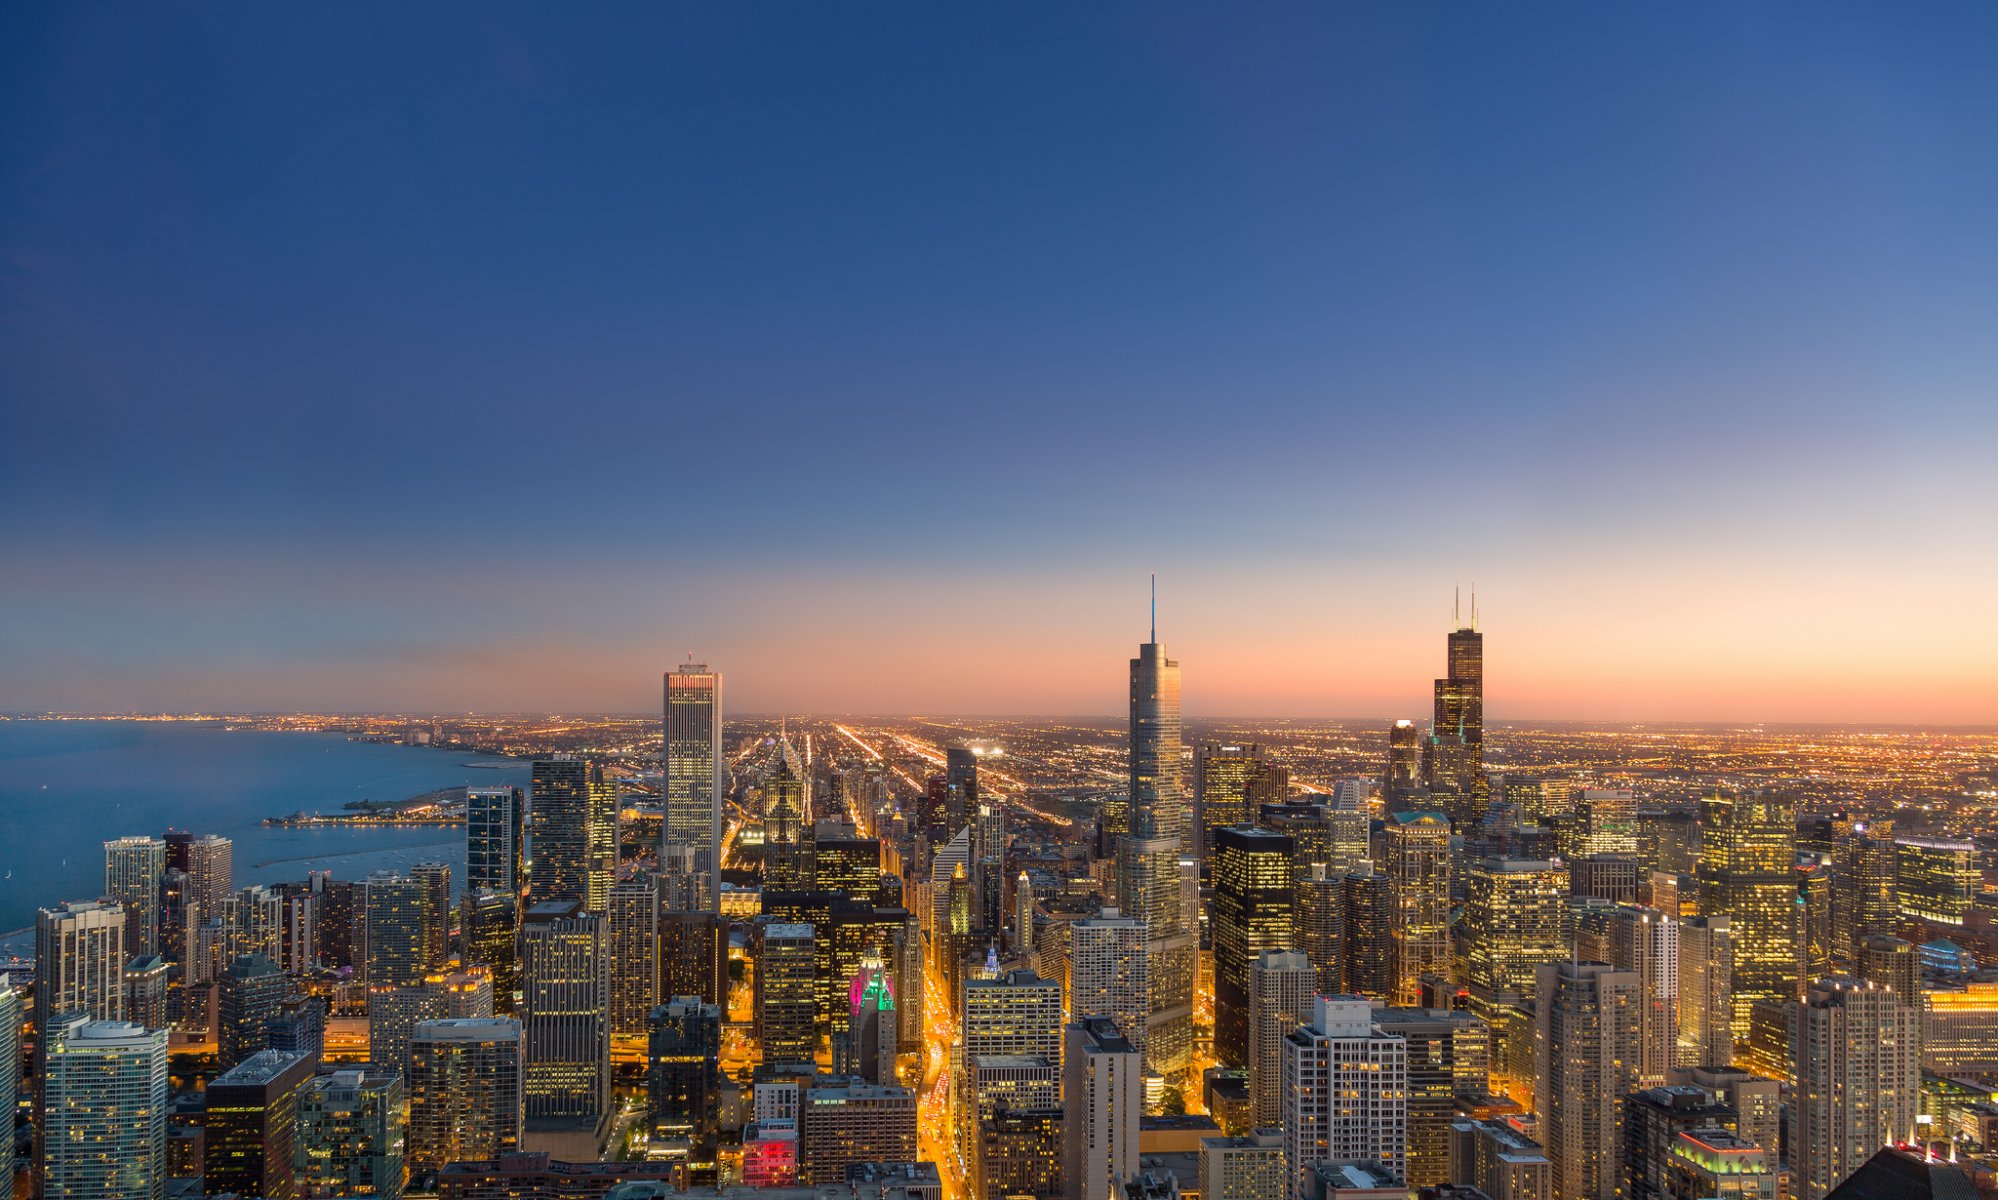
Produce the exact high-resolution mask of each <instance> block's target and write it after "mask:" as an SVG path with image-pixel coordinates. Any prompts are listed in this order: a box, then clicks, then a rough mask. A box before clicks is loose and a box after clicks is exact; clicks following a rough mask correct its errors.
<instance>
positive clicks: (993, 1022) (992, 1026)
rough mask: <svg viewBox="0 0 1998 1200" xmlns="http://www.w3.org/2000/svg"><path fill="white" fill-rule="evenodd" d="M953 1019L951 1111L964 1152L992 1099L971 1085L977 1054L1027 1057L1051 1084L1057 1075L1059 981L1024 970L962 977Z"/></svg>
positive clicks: (1059, 1022)
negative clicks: (956, 1025) (956, 1016)
mask: <svg viewBox="0 0 1998 1200" xmlns="http://www.w3.org/2000/svg"><path fill="white" fill-rule="evenodd" d="M959 1023H960V1033H959V1037H958V1040H957V1044H956V1045H954V1046H952V1047H951V1082H952V1089H951V1091H952V1095H951V1115H952V1122H953V1124H954V1125H955V1126H956V1130H957V1136H958V1139H959V1145H960V1147H961V1148H962V1149H963V1150H964V1151H965V1153H966V1157H967V1158H968V1157H970V1151H971V1148H972V1144H973V1141H974V1139H975V1137H976V1135H977V1131H978V1124H977V1123H978V1120H979V1118H981V1117H984V1116H989V1115H990V1113H991V1108H992V1100H993V1096H992V1095H989V1094H982V1093H981V1092H980V1091H979V1090H978V1088H977V1086H976V1081H975V1074H974V1072H973V1070H972V1068H973V1066H974V1065H975V1063H976V1061H977V1060H979V1059H981V1058H987V1057H990V1058H995V1059H996V1058H1008V1059H1014V1058H1025V1059H1033V1060H1036V1062H1037V1063H1039V1064H1041V1065H1043V1066H1044V1068H1045V1077H1046V1079H1047V1080H1048V1082H1049V1083H1050V1084H1051V1085H1052V1084H1053V1083H1054V1081H1055V1080H1057V1079H1059V1078H1060V1071H1061V1054H1062V1023H1061V981H1060V980H1056V979H1042V978H1041V977H1040V976H1039V975H1037V974H1035V973H1034V972H1032V971H1029V970H1015V971H1007V972H1004V973H1002V974H1000V975H998V976H996V977H994V978H991V979H970V980H966V981H965V984H964V993H963V1003H962V1005H961V1006H960V1010H959ZM1050 1099H1051V1097H1050ZM1021 1107H1029V1106H1021Z"/></svg>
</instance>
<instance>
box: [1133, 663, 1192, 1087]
mask: <svg viewBox="0 0 1998 1200" xmlns="http://www.w3.org/2000/svg"><path fill="white" fill-rule="evenodd" d="M1179 757H1180V721H1179V664H1178V663H1177V662H1175V661H1173V660H1172V659H1169V658H1167V657H1166V656H1165V647H1164V646H1162V645H1160V644H1159V641H1158V633H1157V630H1156V629H1154V630H1153V633H1152V640H1151V641H1149V642H1146V643H1144V644H1143V645H1141V646H1139V647H1138V657H1136V658H1134V659H1132V660H1131V725H1130V764H1129V765H1130V770H1129V782H1130V797H1131V800H1130V805H1131V807H1130V814H1131V815H1130V820H1131V831H1130V833H1129V834H1127V835H1126V836H1125V837H1124V838H1122V839H1121V840H1120V841H1119V843H1118V847H1117V889H1118V890H1117V898H1118V903H1119V906H1120V907H1121V908H1122V909H1123V911H1124V912H1126V913H1128V914H1129V915H1131V916H1133V917H1135V918H1137V919H1138V920H1140V921H1143V922H1144V923H1145V927H1146V932H1147V934H1148V936H1149V938H1150V941H1149V943H1148V945H1147V948H1146V957H1147V958H1148V959H1149V960H1150V961H1149V963H1148V964H1147V967H1146V974H1147V983H1148V985H1149V987H1150V989H1151V1012H1150V1014H1149V1015H1148V1016H1147V1018H1146V1022H1145V1025H1146V1028H1145V1058H1146V1062H1147V1065H1148V1066H1149V1067H1150V1068H1151V1069H1152V1070H1154V1071H1156V1072H1158V1073H1159V1074H1161V1075H1167V1076H1171V1075H1177V1074H1179V1073H1180V1072H1181V1071H1182V1070H1184V1069H1185V1067H1186V1065H1187V1062H1188V1060H1189V1058H1190V1056H1191V1054H1192V1052H1193V976H1194V971H1195V968H1196V955H1197V946H1196V941H1195V934H1194V932H1193V927H1192V924H1191V922H1190V921H1189V919H1188V918H1190V917H1191V916H1192V914H1190V913H1186V912H1183V911H1182V888H1181V881H1180V866H1179V863H1180V859H1181V857H1182V856H1183V855H1184V854H1185V851H1186V811H1185V805H1184V804H1182V803H1181V800H1180V788H1179Z"/></svg>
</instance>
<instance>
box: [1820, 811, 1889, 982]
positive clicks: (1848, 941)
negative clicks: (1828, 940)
mask: <svg viewBox="0 0 1998 1200" xmlns="http://www.w3.org/2000/svg"><path fill="white" fill-rule="evenodd" d="M1834 854H1835V857H1834V859H1833V872H1834V875H1835V878H1836V884H1835V886H1834V887H1833V896H1834V903H1835V908H1834V913H1833V920H1832V925H1833V938H1834V942H1835V945H1836V948H1837V950H1838V952H1839V954H1840V956H1841V961H1842V962H1844V963H1847V964H1850V963H1852V962H1854V961H1855V959H1856V955H1857V954H1858V947H1859V943H1860V942H1861V941H1862V940H1864V939H1866V938H1868V937H1871V936H1873V935H1874V934H1885V935H1888V936H1892V934H1893V933H1894V929H1895V926H1896V925H1897V924H1898V922H1899V918H1900V898H1899V896H1898V895H1897V894H1896V892H1897V888H1896V884H1897V882H1898V881H1897V879H1896V875H1897V868H1898V865H1899V863H1898V859H1897V857H1896V855H1897V851H1896V848H1895V845H1894V822H1893V821H1891V820H1879V821H1858V822H1854V823H1853V825H1852V827H1851V828H1850V829H1848V830H1846V831H1845V833H1844V835H1843V836H1841V837H1840V839H1839V843H1838V846H1837V848H1836V850H1835V851H1834Z"/></svg>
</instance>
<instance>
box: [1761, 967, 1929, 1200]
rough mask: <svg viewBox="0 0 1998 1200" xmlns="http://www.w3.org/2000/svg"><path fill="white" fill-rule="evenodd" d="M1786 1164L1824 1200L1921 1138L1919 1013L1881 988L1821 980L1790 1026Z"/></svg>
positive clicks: (1801, 1191)
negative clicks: (1893, 1150)
mask: <svg viewBox="0 0 1998 1200" xmlns="http://www.w3.org/2000/svg"><path fill="white" fill-rule="evenodd" d="M1792 1022H1793V1027H1794V1032H1793V1034H1792V1037H1791V1053H1792V1055H1793V1062H1792V1065H1791V1070H1792V1079H1793V1084H1792V1090H1791V1126H1790V1165H1791V1167H1792V1169H1793V1170H1794V1172H1795V1180H1794V1186H1795V1189H1796V1194H1797V1195H1798V1196H1799V1197H1801V1198H1802V1200H1823V1197H1824V1196H1825V1195H1826V1194H1828V1193H1829V1192H1830V1191H1831V1190H1832V1189H1833V1188H1835V1187H1837V1186H1838V1185H1839V1184H1840V1183H1842V1182H1844V1180H1845V1178H1846V1177H1847V1176H1848V1175H1851V1174H1852V1173H1853V1172H1854V1171H1856V1170H1858V1169H1859V1167H1860V1165H1861V1164H1862V1163H1864V1162H1865V1161H1866V1160H1867V1159H1868V1158H1871V1157H1872V1156H1873V1154H1874V1152H1875V1151H1878V1150H1880V1149H1882V1148H1883V1147H1888V1146H1893V1145H1897V1144H1900V1143H1904V1142H1911V1141H1914V1140H1915V1139H1916V1138H1917V1136H1918V1134H1919V1131H1918V1129H1917V1127H1916V1122H1915V1117H1916V1113H1917V1111H1918V1108H1919V1085H1920V1083H1921V1072H1920V1065H1919V1063H1918V1062H1917V1044H1918V1039H1919V1037H1920V1032H1921V1031H1920V1014H1919V1013H1918V1012H1917V1011H1916V1010H1915V1009H1913V1008H1911V1007H1909V1006H1908V1005H1906V1004H1903V1003H1902V1002H1901V998H1900V997H1899V996H1897V995H1895V994H1894V992H1892V991H1891V990H1889V989H1887V988H1882V987H1878V986H1875V985H1873V984H1867V983H1861V982H1860V981H1858V980H1856V979H1851V978H1834V979H1825V980H1820V981H1819V982H1817V983H1815V984H1813V985H1812V986H1811V991H1810V997H1809V999H1808V1000H1806V1001H1805V1002H1804V1003H1802V1004H1801V1005H1798V1006H1796V1009H1795V1013H1794V1016H1793V1018H1792Z"/></svg>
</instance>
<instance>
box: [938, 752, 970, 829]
mask: <svg viewBox="0 0 1998 1200" xmlns="http://www.w3.org/2000/svg"><path fill="white" fill-rule="evenodd" d="M943 779H944V800H943V837H942V838H940V839H938V840H939V841H946V842H947V841H949V840H950V839H951V838H954V837H956V836H957V834H958V831H959V830H961V829H963V828H964V827H965V826H966V825H968V824H970V823H971V817H972V814H973V813H976V812H977V811H978V756H977V755H976V754H974V753H973V752H972V749H971V747H969V746H946V747H944V776H943Z"/></svg>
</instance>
